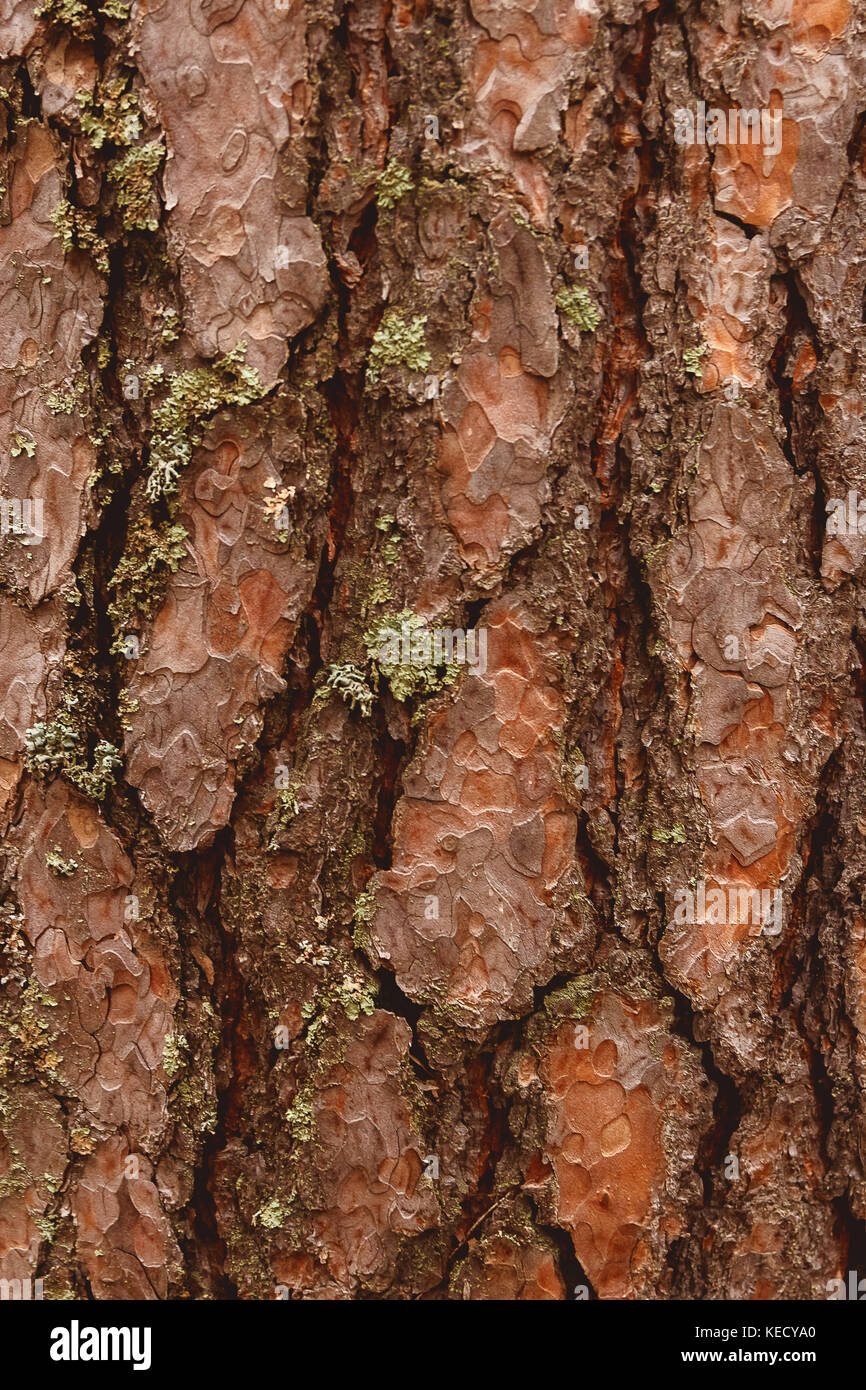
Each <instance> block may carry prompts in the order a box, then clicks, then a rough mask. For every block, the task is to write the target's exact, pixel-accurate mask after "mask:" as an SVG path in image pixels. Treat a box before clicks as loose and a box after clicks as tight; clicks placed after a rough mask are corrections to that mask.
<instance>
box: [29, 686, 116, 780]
mask: <svg viewBox="0 0 866 1390" xmlns="http://www.w3.org/2000/svg"><path fill="white" fill-rule="evenodd" d="M81 689H82V694H79V693H76V692H74V691H73V690H71V689H69V688H67V689H66V690H64V692H63V696H62V701H61V707H60V709H59V710H58V712H57V714H56V715H55V716H54V718H53V719H52V720H51V721H50V722H47V723H46V722H45V721H42V720H40V722H39V723H37V724H34V725H33V727H32V728H30V729H28V730H27V731H26V733H25V734H24V746H25V749H26V753H25V758H24V761H25V766H26V767H27V770H28V772H30V773H31V774H32V775H33V776H34V777H35V778H37V780H40V781H44V780H46V779H47V778H48V777H51V776H52V775H53V774H54V773H57V772H62V773H63V775H64V776H65V777H67V778H68V779H69V781H70V782H71V783H72V785H73V786H74V787H77V788H78V790H79V791H82V792H84V794H85V796H92V797H93V798H94V800H96V801H103V800H104V799H105V797H106V796H107V795H108V792H109V788H110V787H112V786H113V785H114V782H115V780H116V769H117V768H119V767H121V766H122V765H123V759H122V758H121V756H120V753H119V751H118V749H117V748H116V747H115V746H114V744H113V743H109V742H108V740H107V739H100V740H99V742H98V743H97V744H96V747H95V748H94V750H93V760H92V765H91V766H88V764H87V761H86V752H85V750H86V747H87V730H88V727H89V724H90V719H91V718H92V717H93V716H94V713H95V712H94V710H93V707H92V704H91V701H90V700H89V699H88V698H87V695H86V694H84V693H83V687H82V688H81Z"/></svg>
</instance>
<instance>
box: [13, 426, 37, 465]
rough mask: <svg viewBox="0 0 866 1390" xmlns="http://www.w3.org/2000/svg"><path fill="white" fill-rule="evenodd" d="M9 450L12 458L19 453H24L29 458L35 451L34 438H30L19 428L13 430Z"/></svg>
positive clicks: (15, 457) (16, 456)
mask: <svg viewBox="0 0 866 1390" xmlns="http://www.w3.org/2000/svg"><path fill="white" fill-rule="evenodd" d="M9 452H10V454H11V455H12V457H13V458H14V459H17V458H18V456H19V454H26V455H27V457H28V458H29V459H32V457H33V455H34V454H35V453H36V440H35V439H31V438H30V436H29V435H26V434H22V433H21V431H20V430H15V431H14V433H13V435H12V445H11V447H10V449H9Z"/></svg>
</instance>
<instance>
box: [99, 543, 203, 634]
mask: <svg viewBox="0 0 866 1390" xmlns="http://www.w3.org/2000/svg"><path fill="white" fill-rule="evenodd" d="M186 540H187V532H186V530H185V529H184V527H183V526H181V525H180V524H179V523H172V522H169V521H167V522H163V523H162V525H160V526H153V525H152V524H151V522H150V521H149V520H148V519H147V518H146V517H144V518H141V519H140V520H139V521H138V522H136V524H135V525H134V526H133V527H132V529H131V530H130V533H129V537H128V540H127V543H126V549H125V550H124V552H123V555H122V556H121V559H120V563H119V564H118V566H117V569H116V570H115V571H114V574H113V575H112V577H111V579H110V580H109V581H108V588H109V590H110V592H111V593H112V594H113V595H114V597H113V599H112V601H111V603H110V604H109V606H108V616H109V618H110V619H111V623H112V626H113V628H114V631H115V634H116V636H115V641H114V645H113V647H112V651H114V652H117V651H122V650H123V648H124V640H125V637H126V634H127V633H128V631H129V629H130V627H133V626H136V625H138V623H141V622H147V621H148V620H149V619H150V618H152V617H153V615H154V613H155V612H156V609H157V607H158V605H159V602H160V600H161V599H162V596H163V594H164V592H165V588H166V585H167V583H168V579H169V575H171V574H174V573H175V571H176V569H177V567H178V565H179V564H180V562H181V560H182V559H183V557H184V555H185V554H186Z"/></svg>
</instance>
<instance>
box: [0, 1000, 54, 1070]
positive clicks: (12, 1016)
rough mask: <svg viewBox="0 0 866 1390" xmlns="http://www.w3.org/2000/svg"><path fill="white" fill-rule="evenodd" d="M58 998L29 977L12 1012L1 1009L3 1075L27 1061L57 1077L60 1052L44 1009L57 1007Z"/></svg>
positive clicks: (1, 1065)
mask: <svg viewBox="0 0 866 1390" xmlns="http://www.w3.org/2000/svg"><path fill="white" fill-rule="evenodd" d="M56 1008H57V1000H56V999H54V998H52V996H51V995H50V994H46V993H45V991H44V990H42V989H41V988H40V986H39V984H38V983H37V982H36V980H30V981H29V982H28V984H27V986H26V988H25V989H24V991H23V994H22V995H21V997H20V998H19V1000H18V1001H17V1003H16V1006H15V1010H14V1012H13V1013H8V1014H7V1013H0V1079H3V1078H4V1077H5V1076H7V1075H8V1074H10V1073H11V1072H13V1071H14V1070H15V1069H16V1068H18V1067H20V1066H21V1065H22V1063H28V1064H29V1065H30V1066H32V1067H34V1068H35V1069H36V1071H38V1072H44V1073H46V1074H47V1075H48V1076H49V1077H50V1078H51V1079H52V1080H54V1079H56V1069H57V1067H58V1066H59V1065H60V1054H59V1052H58V1051H57V1050H56V1048H55V1046H54V1045H55V1043H56V1042H57V1039H58V1036H59V1035H58V1033H57V1032H55V1031H54V1029H53V1027H52V1025H51V1023H50V1022H49V1020H48V1018H46V1017H45V1015H44V1014H43V1012H42V1010H43V1009H56Z"/></svg>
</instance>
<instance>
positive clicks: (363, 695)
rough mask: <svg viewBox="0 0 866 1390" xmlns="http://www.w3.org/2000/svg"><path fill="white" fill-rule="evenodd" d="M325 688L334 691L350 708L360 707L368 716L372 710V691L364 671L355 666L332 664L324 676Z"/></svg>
mask: <svg viewBox="0 0 866 1390" xmlns="http://www.w3.org/2000/svg"><path fill="white" fill-rule="evenodd" d="M324 688H325V689H327V690H333V691H336V693H337V694H338V695H340V696H341V697H342V698H343V699H344V700H345V702H346V704H347V705H349V706H350V707H351V708H352V709H360V711H361V713H362V714H363V715H364V716H365V717H368V716H369V715H370V714H371V713H372V710H373V692H372V690H371V689H370V687H369V686H368V684H367V682H366V680H365V678H364V672H363V671H359V670H358V668H357V666H352V665H348V664H344V665H337V664H335V665H332V666H330V667H329V668H328V674H327V676H326V678H325V687H324Z"/></svg>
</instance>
